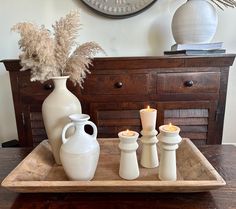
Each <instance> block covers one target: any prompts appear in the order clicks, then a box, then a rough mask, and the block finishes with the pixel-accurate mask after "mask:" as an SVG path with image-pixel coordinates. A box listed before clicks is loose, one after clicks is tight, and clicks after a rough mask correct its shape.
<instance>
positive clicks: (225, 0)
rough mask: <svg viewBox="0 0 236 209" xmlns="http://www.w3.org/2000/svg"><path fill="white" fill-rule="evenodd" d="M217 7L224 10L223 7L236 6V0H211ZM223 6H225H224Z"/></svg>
mask: <svg viewBox="0 0 236 209" xmlns="http://www.w3.org/2000/svg"><path fill="white" fill-rule="evenodd" d="M211 2H213V3H214V4H215V5H216V6H217V7H219V8H220V9H222V10H224V8H223V7H226V8H228V7H231V8H235V7H236V0H211ZM222 6H223V7H222Z"/></svg>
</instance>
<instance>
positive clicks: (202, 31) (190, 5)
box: [171, 0, 218, 44]
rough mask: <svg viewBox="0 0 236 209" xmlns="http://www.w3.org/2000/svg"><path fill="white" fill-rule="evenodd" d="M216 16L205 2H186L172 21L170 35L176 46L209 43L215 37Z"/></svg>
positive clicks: (212, 8) (196, 0)
mask: <svg viewBox="0 0 236 209" xmlns="http://www.w3.org/2000/svg"><path fill="white" fill-rule="evenodd" d="M217 24H218V16H217V13H216V9H215V7H214V6H213V5H212V4H210V3H209V2H208V1H207V0H188V1H187V2H186V3H184V4H183V5H182V6H180V7H179V8H178V9H177V10H176V12H175V14H174V16H173V19H172V24H171V27H172V34H173V37H174V39H175V42H176V43H177V44H186V43H209V42H210V41H211V40H212V38H213V36H214V35H215V32H216V28H217Z"/></svg>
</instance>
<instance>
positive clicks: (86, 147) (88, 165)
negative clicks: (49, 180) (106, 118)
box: [60, 114, 100, 181]
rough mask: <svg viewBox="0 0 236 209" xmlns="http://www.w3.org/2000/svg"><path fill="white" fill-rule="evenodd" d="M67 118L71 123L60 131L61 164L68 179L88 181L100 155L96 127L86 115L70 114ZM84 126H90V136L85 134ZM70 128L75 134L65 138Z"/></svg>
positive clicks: (92, 175)
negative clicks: (73, 128) (91, 132)
mask: <svg viewBox="0 0 236 209" xmlns="http://www.w3.org/2000/svg"><path fill="white" fill-rule="evenodd" d="M69 118H70V119H71V121H72V122H71V123H69V124H67V125H66V126H65V127H64V128H63V130H62V142H63V144H62V146H61V149H60V158H61V163H62V166H63V168H64V170H65V172H66V174H67V176H68V177H69V179H71V180H82V181H88V180H91V179H92V178H93V177H94V174H95V171H96V168H97V163H98V159H99V154H100V147H99V144H98V142H97V127H96V125H95V124H94V123H93V122H91V121H88V120H89V118H90V117H89V115H86V114H72V115H70V116H69ZM85 125H90V126H92V128H93V134H92V135H90V134H88V133H86V132H85V130H84V126H85ZM70 127H75V132H74V134H73V135H72V136H70V137H69V138H66V136H65V135H66V131H67V130H68V129H69V128H70Z"/></svg>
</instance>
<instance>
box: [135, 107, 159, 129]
mask: <svg viewBox="0 0 236 209" xmlns="http://www.w3.org/2000/svg"><path fill="white" fill-rule="evenodd" d="M139 112H140V117H141V123H142V127H143V131H152V130H155V129H156V118H157V110H156V109H154V108H150V106H147V108H145V109H141V110H140V111H139Z"/></svg>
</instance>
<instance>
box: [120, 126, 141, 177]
mask: <svg viewBox="0 0 236 209" xmlns="http://www.w3.org/2000/svg"><path fill="white" fill-rule="evenodd" d="M118 136H119V139H120V143H119V148H120V150H121V156H120V168H119V175H120V177H121V178H123V179H126V180H133V179H136V178H138V176H139V167H138V161H137V155H136V150H137V148H138V143H137V139H138V136H139V134H138V133H137V132H135V131H129V130H127V131H122V132H119V133H118Z"/></svg>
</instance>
